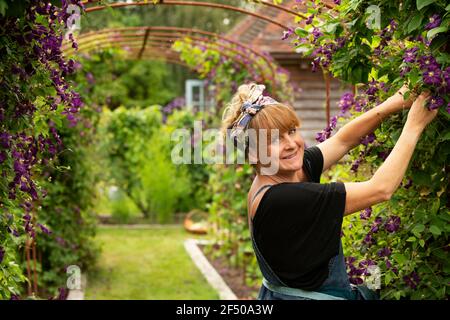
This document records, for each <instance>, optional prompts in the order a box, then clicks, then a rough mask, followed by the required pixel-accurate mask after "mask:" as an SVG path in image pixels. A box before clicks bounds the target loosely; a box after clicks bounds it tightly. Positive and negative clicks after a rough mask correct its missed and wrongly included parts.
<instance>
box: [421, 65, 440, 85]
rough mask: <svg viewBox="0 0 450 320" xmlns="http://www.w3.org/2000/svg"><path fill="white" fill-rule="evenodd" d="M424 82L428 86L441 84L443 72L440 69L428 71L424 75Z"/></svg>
mask: <svg viewBox="0 0 450 320" xmlns="http://www.w3.org/2000/svg"><path fill="white" fill-rule="evenodd" d="M422 76H423V82H425V83H426V84H428V85H440V84H441V70H440V69H439V68H434V69H428V70H427V71H425V72H424V73H423V75H422Z"/></svg>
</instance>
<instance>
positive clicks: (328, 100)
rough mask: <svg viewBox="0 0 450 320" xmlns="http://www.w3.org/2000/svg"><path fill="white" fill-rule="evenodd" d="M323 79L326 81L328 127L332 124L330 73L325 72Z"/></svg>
mask: <svg viewBox="0 0 450 320" xmlns="http://www.w3.org/2000/svg"><path fill="white" fill-rule="evenodd" d="M323 77H324V80H325V95H326V98H325V108H326V117H327V126H328V125H329V124H330V75H329V73H328V71H326V70H323Z"/></svg>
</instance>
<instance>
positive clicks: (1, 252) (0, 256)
mask: <svg viewBox="0 0 450 320" xmlns="http://www.w3.org/2000/svg"><path fill="white" fill-rule="evenodd" d="M4 256H5V249H4V248H3V247H2V246H0V264H1V263H2V262H3V257H4Z"/></svg>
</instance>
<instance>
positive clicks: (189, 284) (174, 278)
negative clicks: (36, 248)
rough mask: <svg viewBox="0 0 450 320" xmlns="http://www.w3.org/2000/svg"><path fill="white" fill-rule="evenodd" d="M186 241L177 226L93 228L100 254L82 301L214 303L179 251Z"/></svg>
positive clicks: (204, 283)
mask: <svg viewBox="0 0 450 320" xmlns="http://www.w3.org/2000/svg"><path fill="white" fill-rule="evenodd" d="M192 237H193V235H191V234H189V233H187V232H186V231H184V229H183V228H182V227H181V226H180V227H172V226H167V227H148V228H145V229H131V228H124V227H118V226H108V227H103V226H102V227H99V228H98V233H97V237H96V240H97V241H98V242H99V243H100V244H101V246H102V254H101V256H100V259H99V261H98V264H97V267H96V269H95V270H92V271H91V272H90V273H89V274H88V278H87V289H86V292H85V299H87V300H94V299H95V300H96V299H123V300H135V299H136V300H137V299H152V300H166V299H167V300H178V299H219V296H218V294H217V293H216V292H215V291H214V289H213V288H212V287H210V285H209V284H208V282H207V281H206V279H205V278H204V277H203V276H202V274H201V273H200V271H199V270H198V269H197V268H196V266H195V265H194V263H193V262H192V260H191V258H190V257H189V255H188V254H187V252H186V251H185V249H184V246H183V241H184V240H185V239H186V238H192ZM194 237H195V236H194Z"/></svg>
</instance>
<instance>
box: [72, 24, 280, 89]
mask: <svg viewBox="0 0 450 320" xmlns="http://www.w3.org/2000/svg"><path fill="white" fill-rule="evenodd" d="M148 30H150V31H152V30H162V31H174V32H178V33H179V34H184V35H185V36H191V35H190V34H191V33H194V34H196V33H198V34H202V35H206V36H210V37H212V38H218V39H220V40H223V41H225V42H227V43H230V44H233V45H235V46H236V47H238V48H239V47H240V48H243V49H245V50H246V51H250V52H251V53H252V54H253V55H254V56H257V57H260V58H262V59H263V60H264V61H265V62H266V64H267V66H268V67H269V70H270V73H271V79H272V80H273V81H275V75H276V70H275V68H274V62H273V61H271V60H269V58H268V57H267V56H266V55H264V54H262V53H260V52H258V51H256V50H254V49H253V48H251V47H250V46H248V45H245V44H241V43H239V42H237V41H235V40H232V39H229V38H227V37H224V36H221V35H219V34H216V33H212V32H209V31H204V30H198V29H188V28H180V27H123V28H111V29H102V30H100V31H98V32H95V31H91V32H88V33H85V34H82V35H80V36H79V37H78V41H79V43H81V42H82V41H83V40H85V39H90V38H92V40H90V41H96V40H97V39H95V37H98V36H101V35H104V36H105V37H107V36H114V33H118V32H119V33H122V34H121V36H124V35H123V32H133V31H135V32H142V35H143V36H146V37H148V36H149V35H150V34H151V33H149V32H147V31H148ZM144 31H145V34H144ZM135 34H137V33H135ZM68 45H69V43H68V42H66V44H65V46H66V47H67V46H68ZM222 46H225V45H224V44H223V45H222ZM144 47H145V38H144V42H143V45H142V48H144ZM69 50H71V48H70V49H69ZM258 65H259V66H261V65H260V64H258ZM261 71H263V70H261Z"/></svg>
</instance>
